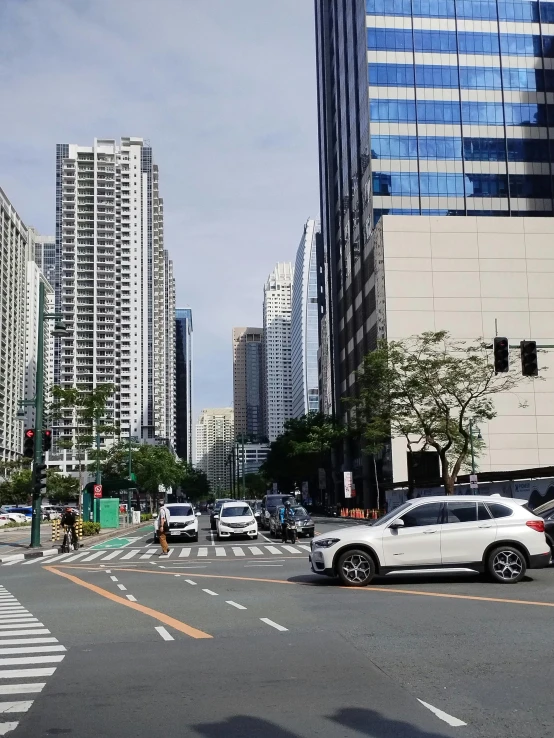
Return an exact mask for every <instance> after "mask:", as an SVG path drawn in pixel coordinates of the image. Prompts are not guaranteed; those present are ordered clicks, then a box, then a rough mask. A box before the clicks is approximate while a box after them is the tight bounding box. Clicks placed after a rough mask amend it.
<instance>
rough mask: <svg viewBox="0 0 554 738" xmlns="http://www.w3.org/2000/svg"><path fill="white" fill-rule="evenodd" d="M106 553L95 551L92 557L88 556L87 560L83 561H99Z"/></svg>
mask: <svg viewBox="0 0 554 738" xmlns="http://www.w3.org/2000/svg"><path fill="white" fill-rule="evenodd" d="M105 553H106V552H105V551H95V552H94V553H93V554H91V555H90V556H87V557H86V559H83V561H92V560H93V559H97V558H98V557H99V556H102V555H103V554H105Z"/></svg>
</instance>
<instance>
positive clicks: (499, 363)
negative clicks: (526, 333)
mask: <svg viewBox="0 0 554 738" xmlns="http://www.w3.org/2000/svg"><path fill="white" fill-rule="evenodd" d="M493 350H494V371H495V373H496V374H501V373H502V372H507V371H508V370H509V368H510V344H509V342H508V339H507V338H505V337H504V336H503V337H500V336H497V337H496V338H495V339H494V341H493Z"/></svg>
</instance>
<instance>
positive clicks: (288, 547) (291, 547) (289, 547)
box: [283, 545, 301, 554]
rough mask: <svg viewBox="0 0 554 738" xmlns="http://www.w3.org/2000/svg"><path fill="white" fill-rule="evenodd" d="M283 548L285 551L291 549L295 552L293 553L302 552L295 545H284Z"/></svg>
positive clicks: (291, 551)
mask: <svg viewBox="0 0 554 738" xmlns="http://www.w3.org/2000/svg"><path fill="white" fill-rule="evenodd" d="M283 548H284V549H285V551H290V553H293V554H299V553H301V552H300V551H299V550H298V549H297V548H294V546H285V545H283Z"/></svg>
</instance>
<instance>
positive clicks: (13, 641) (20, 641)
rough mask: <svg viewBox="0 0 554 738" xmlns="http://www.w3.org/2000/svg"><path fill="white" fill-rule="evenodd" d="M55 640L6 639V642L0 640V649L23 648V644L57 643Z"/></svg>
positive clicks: (0, 634)
mask: <svg viewBox="0 0 554 738" xmlns="http://www.w3.org/2000/svg"><path fill="white" fill-rule="evenodd" d="M2 635H3V633H0V636H2ZM57 642H58V639H57V638H54V637H52V638H8V639H7V640H5V641H4V640H2V638H0V647H1V646H24V645H25V644H29V643H37V644H39V643H57Z"/></svg>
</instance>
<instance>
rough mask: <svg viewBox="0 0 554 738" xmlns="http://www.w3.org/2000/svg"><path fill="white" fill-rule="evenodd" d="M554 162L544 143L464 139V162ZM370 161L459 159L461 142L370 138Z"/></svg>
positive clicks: (550, 146)
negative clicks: (551, 160)
mask: <svg viewBox="0 0 554 738" xmlns="http://www.w3.org/2000/svg"><path fill="white" fill-rule="evenodd" d="M551 150H552V158H554V142H549V141H547V140H546V139H520V138H509V139H503V138H464V139H463V158H464V159H465V160H466V161H506V158H507V159H508V161H537V162H549V161H550V158H551ZM371 157H372V159H417V158H420V159H451V160H456V159H461V158H462V139H460V138H448V137H446V136H444V137H442V136H436V137H435V136H420V137H419V138H418V137H417V136H372V138H371Z"/></svg>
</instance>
